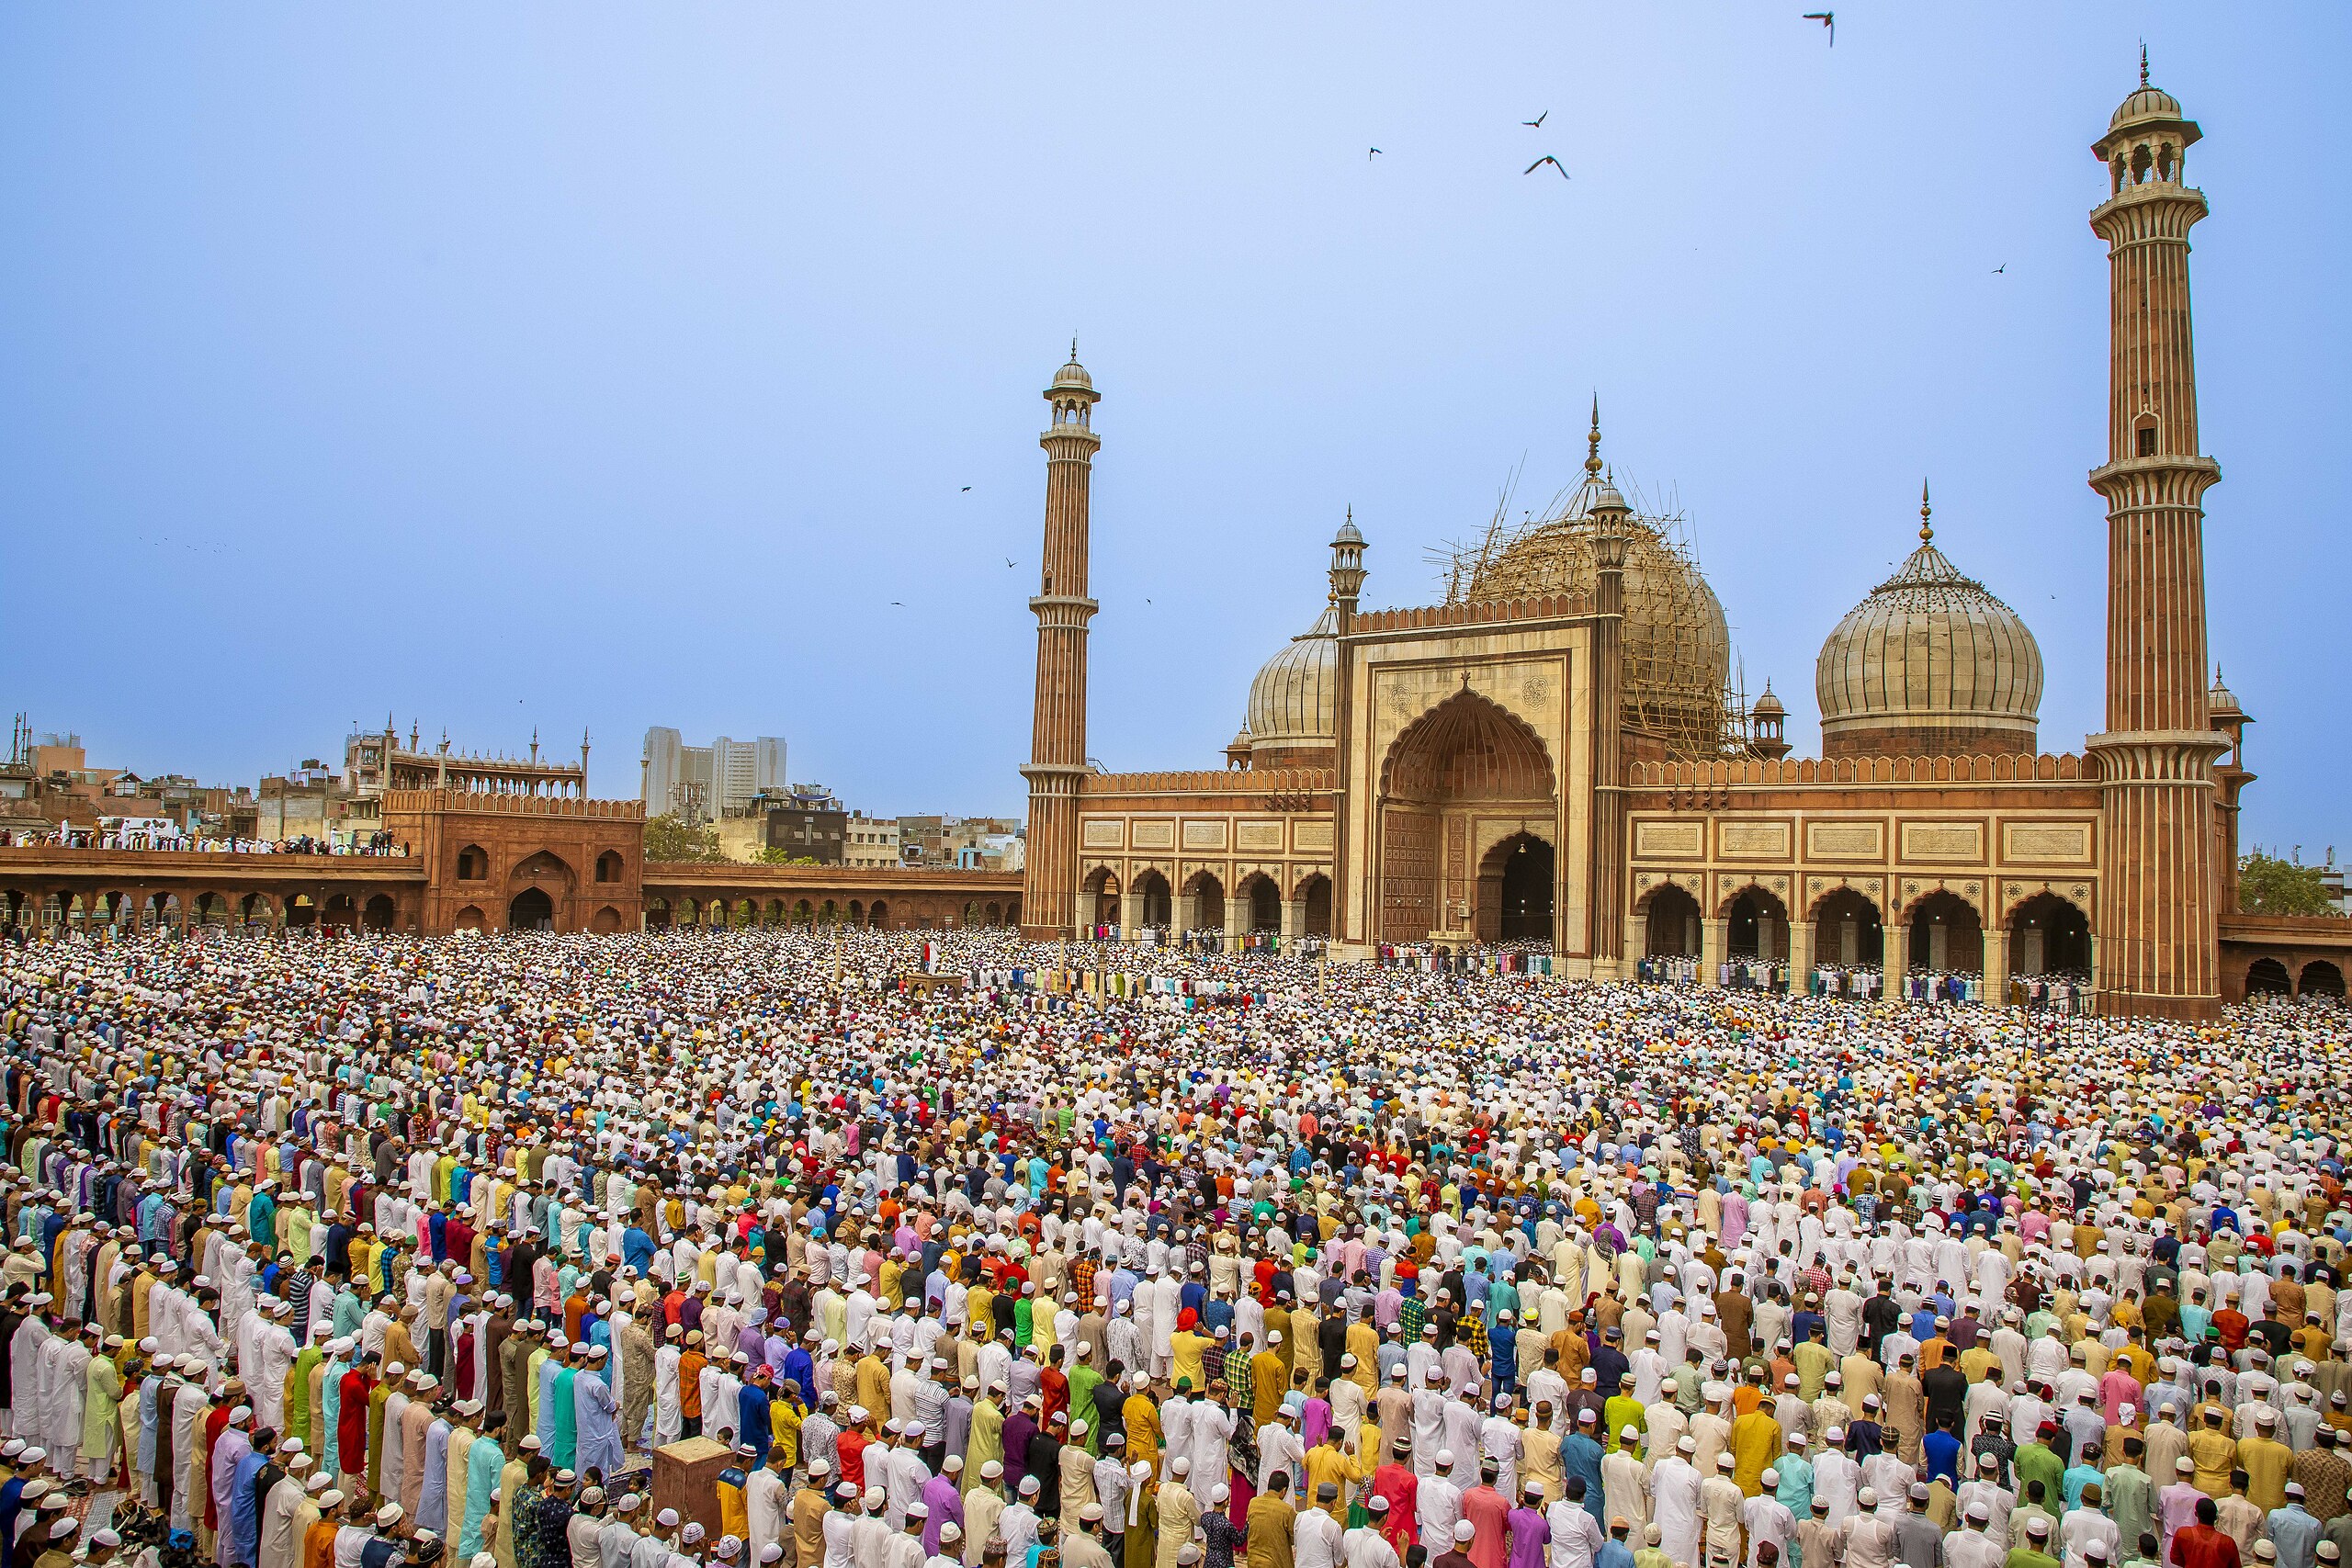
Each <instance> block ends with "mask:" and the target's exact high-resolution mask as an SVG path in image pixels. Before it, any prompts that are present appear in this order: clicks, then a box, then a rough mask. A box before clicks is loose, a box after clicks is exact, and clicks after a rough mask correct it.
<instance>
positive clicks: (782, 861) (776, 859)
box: [759, 844, 817, 865]
mask: <svg viewBox="0 0 2352 1568" xmlns="http://www.w3.org/2000/svg"><path fill="white" fill-rule="evenodd" d="M759 863H760V864H762V865H815V864H816V863H817V857H816V856H815V855H796V854H794V853H793V852H791V851H790V850H786V849H779V848H778V847H776V846H775V845H774V844H770V845H768V846H767V847H766V848H764V849H763V850H762V851H760V854H759Z"/></svg>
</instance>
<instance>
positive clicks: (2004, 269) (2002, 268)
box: [1993, 262, 2009, 274]
mask: <svg viewBox="0 0 2352 1568" xmlns="http://www.w3.org/2000/svg"><path fill="white" fill-rule="evenodd" d="M2008 270H2009V264H2008V263H2007V262H2003V263H2002V264H2001V265H1998V266H1996V267H1995V268H1994V269H1993V271H1994V272H1995V273H1996V274H1999V273H2004V272H2007V271H2008Z"/></svg>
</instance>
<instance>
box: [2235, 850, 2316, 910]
mask: <svg viewBox="0 0 2352 1568" xmlns="http://www.w3.org/2000/svg"><path fill="white" fill-rule="evenodd" d="M2320 871H2321V868H2320V867H2319V866H2315V865H2304V864H2302V863H2301V862H2299V861H2291V860H2280V859H2279V858H2278V856H2276V855H2267V854H2264V853H2263V852H2261V851H2260V850H2256V851H2255V852H2253V853H2252V854H2249V855H2246V856H2244V857H2243V858H2241V859H2240V860H2239V862H2238V908H2240V909H2242V910H2244V911H2245V913H2247V914H2249V915H2333V914H2335V913H2336V909H2335V905H2333V904H2331V903H2329V902H2328V899H2327V887H2326V886H2325V884H2324V883H2322V882H2321V880H2320Z"/></svg>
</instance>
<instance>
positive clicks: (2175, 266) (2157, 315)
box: [2089, 50, 2229, 1019]
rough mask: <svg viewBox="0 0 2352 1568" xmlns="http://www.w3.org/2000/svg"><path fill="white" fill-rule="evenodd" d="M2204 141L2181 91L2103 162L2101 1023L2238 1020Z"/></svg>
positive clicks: (2165, 98) (2127, 119)
mask: <svg viewBox="0 0 2352 1568" xmlns="http://www.w3.org/2000/svg"><path fill="white" fill-rule="evenodd" d="M2198 136H2199V131H2198V129H2197V125H2196V122H2195V121H2193V120H2189V119H2187V118H2183V117H2182V115H2181V112H2180V105H2179V104H2178V103H2177V101H2176V100H2175V99H2174V98H2173V97H2172V96H2171V95H2170V94H2168V93H2164V92H2160V91H2158V90H2157V89H2155V88H2154V87H2151V86H2150V85H2148V61H2147V52H2146V51H2145V50H2143V51H2141V56H2140V87H2139V90H2138V91H2137V92H2134V93H2133V94H2132V95H2131V96H2130V97H2128V98H2126V99H2124V100H2123V105H2122V107H2120V108H2119V109H2117V110H2116V111H2115V118H2113V119H2111V120H2109V122H2108V128H2107V134H2106V135H2105V136H2103V137H2101V138H2100V139H2099V140H2098V141H2097V142H2096V143H2094V144H2093V146H2092V149H2091V150H2092V151H2093V152H2096V153H2097V154H2098V159H2099V162H2100V163H2102V164H2105V165H2106V166H2107V169H2108V175H2109V197H2108V199H2107V200H2106V201H2105V202H2103V203H2101V204H2100V205H2099V207H2098V209H2096V210H2094V211H2093V212H2092V213H2091V228H2092V230H2093V231H2095V232H2096V233H2098V236H2099V238H2101V239H2103V240H2105V241H2106V242H2107V244H2108V269H2109V296H2110V310H2109V314H2110V318H2111V321H2112V326H2113V333H2114V340H2113V344H2112V349H2111V356H2110V361H2109V367H2110V368H2109V388H2110V395H2109V409H2108V460H2107V463H2106V464H2105V466H2103V467H2101V468H2095V469H2093V470H2092V472H2091V476H2090V485H2091V488H2092V489H2093V490H2095V491H2098V492H2099V494H2100V495H2102V496H2104V497H2106V498H2107V548H2108V558H2107V560H2108V564H2107V732H2106V733H2105V734H2103V735H2096V736H2093V737H2091V739H2090V742H2089V747H2090V750H2091V753H2092V754H2093V755H2094V756H2095V757H2097V758H2098V766H2099V781H2100V784H2099V797H2100V807H2101V819H2100V835H2101V840H2102V841H2101V846H2100V862H2101V874H2100V877H2099V888H2098V925H2097V934H2098V999H2099V1006H2100V1008H2101V1010H2105V1011H2110V1012H2120V1013H2140V1014H2150V1015H2154V1016H2157V1017H2163V1018H2192V1019H2193V1018H2211V1017H2212V1016H2213V1015H2214V1014H2215V1013H2216V1012H2217V1011H2218V1010H2220V1005H2221V998H2220V985H2219V975H2218V973H2217V969H2218V957H2219V954H2218V950H2217V946H2216V931H2215V919H2216V917H2217V916H2218V914H2219V909H2218V908H2217V906H2218V904H2219V899H2220V884H2221V878H2220V876H2219V874H2218V872H2219V868H2218V867H2217V866H2216V865H2215V863H2214V837H2213V804H2214V803H2213V762H2214V760H2215V759H2216V758H2217V757H2219V756H2220V755H2221V754H2222V752H2223V751H2225V750H2228V749H2229V747H2228V741H2227V739H2226V738H2224V737H2222V736H2219V735H2217V734H2216V733H2215V732H2214V730H2213V728H2212V726H2211V719H2210V717H2209V716H2208V713H2207V706H2206V691H2205V677H2206V672H2207V669H2208V666H2207V664H2206V660H2205V545H2204V525H2205V511H2204V504H2203V502H2204V495H2205V491H2206V489H2207V487H2209V486H2211V485H2212V484H2213V483H2214V482H2215V481H2217V480H2218V479H2220V478H2221V477H2222V470H2221V468H2220V467H2219V466H2218V465H2217V464H2215V463H2214V462H2213V460H2212V459H2211V458H2210V457H2201V456H2199V453H2198V446H2197V371H2196V362H2195V359H2194V357H2193V355H2192V352H2191V344H2190V334H2189V321H2188V231H2189V229H2190V227H2191V226H2192V225H2194V224H2195V223H2196V222H2197V220H2199V219H2200V218H2202V217H2204V216H2205V210H2206V209H2205V196H2204V193H2203V192H2201V191H2199V189H2197V187H2196V186H2191V185H2188V184H2187V183H2185V181H2184V179H2183V177H2182V167H2181V164H2182V158H2183V155H2184V154H2185V153H2186V152H2188V148H2189V145H2190V144H2191V143H2192V142H2194V141H2197V139H2198Z"/></svg>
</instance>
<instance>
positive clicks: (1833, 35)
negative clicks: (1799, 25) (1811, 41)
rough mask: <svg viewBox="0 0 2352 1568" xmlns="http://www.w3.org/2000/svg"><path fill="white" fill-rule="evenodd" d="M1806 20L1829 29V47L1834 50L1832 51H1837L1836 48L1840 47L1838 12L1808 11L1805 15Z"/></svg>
mask: <svg viewBox="0 0 2352 1568" xmlns="http://www.w3.org/2000/svg"><path fill="white" fill-rule="evenodd" d="M1804 19H1805V20H1806V21H1808V22H1819V23H1820V24H1821V25H1822V26H1823V27H1825V28H1828V29H1829V47H1830V48H1832V49H1836V48H1837V47H1838V13H1837V12H1835V11H1807V12H1806V13H1805V14H1804Z"/></svg>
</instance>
